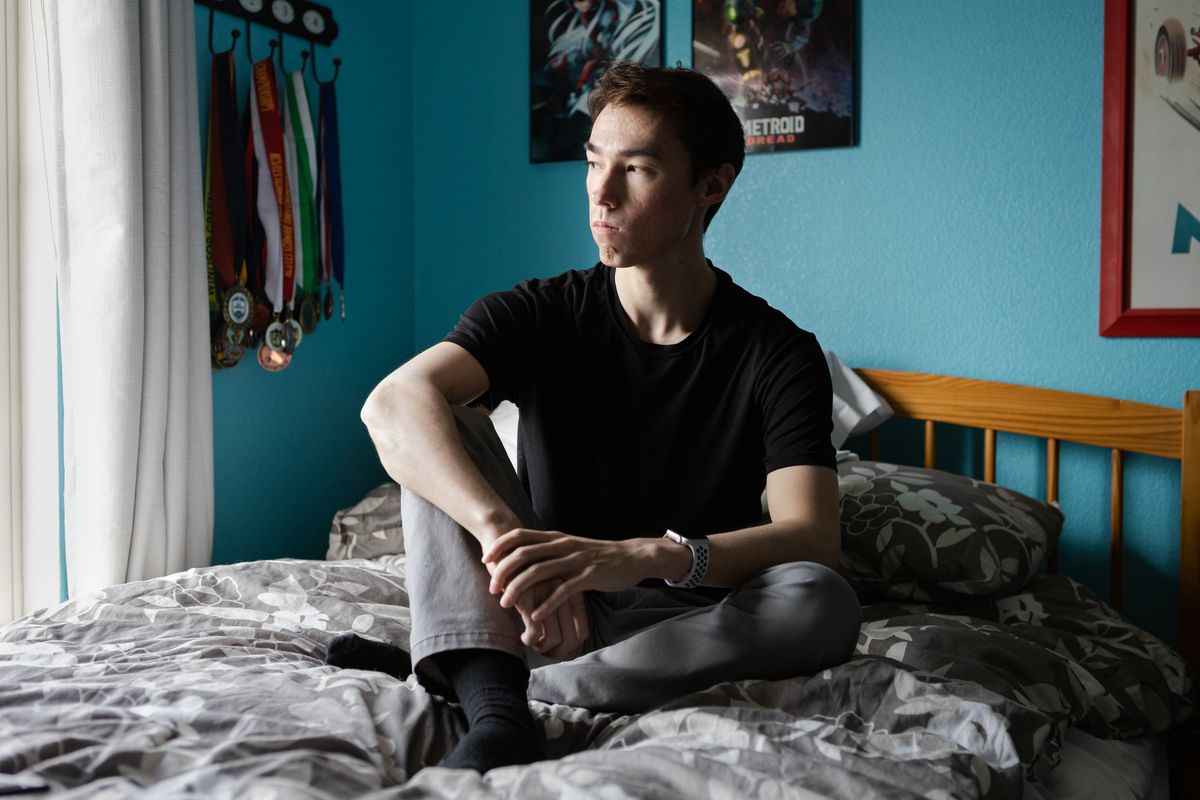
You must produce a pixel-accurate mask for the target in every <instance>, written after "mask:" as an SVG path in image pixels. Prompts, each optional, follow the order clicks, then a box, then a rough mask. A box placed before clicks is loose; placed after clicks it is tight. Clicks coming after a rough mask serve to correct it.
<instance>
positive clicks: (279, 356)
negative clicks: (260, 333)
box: [258, 342, 292, 372]
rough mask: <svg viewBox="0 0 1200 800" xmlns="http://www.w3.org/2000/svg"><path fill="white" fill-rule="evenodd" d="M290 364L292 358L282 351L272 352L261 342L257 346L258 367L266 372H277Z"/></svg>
mask: <svg viewBox="0 0 1200 800" xmlns="http://www.w3.org/2000/svg"><path fill="white" fill-rule="evenodd" d="M290 363H292V357H291V355H289V354H288V353H285V352H283V351H282V350H272V349H271V348H270V347H267V343H266V342H263V343H262V344H260V345H259V346H258V365H259V366H260V367H262V368H263V369H265V370H266V371H267V372H279V371H280V370H282V369H286V368H287V365H288V364H290Z"/></svg>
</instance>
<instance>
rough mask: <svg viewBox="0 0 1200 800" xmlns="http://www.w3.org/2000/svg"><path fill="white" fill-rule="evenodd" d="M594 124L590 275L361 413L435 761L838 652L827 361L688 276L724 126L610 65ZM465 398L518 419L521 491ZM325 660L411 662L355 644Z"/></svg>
mask: <svg viewBox="0 0 1200 800" xmlns="http://www.w3.org/2000/svg"><path fill="white" fill-rule="evenodd" d="M590 105H591V108H590V110H591V113H592V119H593V128H592V132H591V137H590V139H589V140H588V143H587V161H588V163H587V192H588V200H589V208H590V221H591V230H592V235H593V238H594V239H595V241H596V245H597V247H598V248H599V255H600V263H599V264H597V265H596V266H595V267H593V268H592V269H590V270H582V271H571V272H567V273H564V274H563V275H560V276H558V277H555V278H550V279H546V280H529V281H525V282H523V283H521V284H518V285H517V286H516V287H515V288H513V289H512V290H510V291H507V292H497V293H495V294H491V295H488V296H486V297H483V298H481V299H480V300H478V301H477V302H476V303H474V304H473V305H472V306H471V307H470V308H469V309H468V310H467V311H466V313H465V314H464V315H463V317H462V319H461V320H460V321H459V323H458V325H457V326H456V327H455V329H454V330H453V331H452V332H451V333H450V334H449V335H448V336H447V337H446V338H445V340H444V341H442V342H440V343H438V344H436V345H434V346H433V347H431V348H429V349H428V350H426V351H425V352H423V353H421V354H419V355H417V356H416V357H414V358H413V359H412V360H410V361H409V362H408V363H406V364H405V365H404V366H402V367H400V368H399V369H397V370H396V371H395V372H394V373H392V374H391V375H389V376H388V377H387V378H386V379H385V380H384V381H383V382H382V383H381V384H380V385H379V386H378V387H377V388H376V389H375V390H374V391H373V392H372V393H371V396H370V397H369V398H368V400H367V402H366V405H365V406H364V408H363V412H362V417H363V420H364V422H365V423H366V425H367V427H368V429H369V430H370V433H371V436H372V439H373V440H374V442H375V445H376V447H377V448H378V451H379V455H380V458H381V460H382V462H383V465H384V466H385V468H386V469H387V471H388V473H389V474H390V475H391V476H392V477H393V478H394V479H395V480H396V481H397V482H398V483H399V484H401V485H402V486H403V487H404V494H403V501H402V514H403V519H404V537H405V545H406V551H407V553H408V559H409V560H408V565H409V566H408V591H409V600H410V606H411V611H412V637H411V641H410V647H411V650H410V653H411V665H412V666H413V667H415V671H416V674H417V677H418V680H419V681H420V682H421V683H422V684H423V685H424V686H426V687H427V688H430V689H432V690H434V691H437V692H438V693H439V694H442V695H444V696H446V697H448V698H450V699H457V700H458V701H459V702H461V703H462V704H463V707H464V710H465V711H466V714H467V718H468V720H469V723H470V728H469V731H468V734H467V735H466V737H465V738H464V739H463V740H462V741H461V742H460V743H459V744H458V746H457V747H456V748H455V749H454V750H453V751H452V752H451V753H450V754H449V756H448V757H447V758H446V759H445V760H444V761H443V762H442V766H450V767H468V768H472V769H476V770H479V771H481V772H483V771H486V770H488V769H491V768H493V767H497V766H503V765H507V764H516V763H528V762H530V761H533V760H537V759H539V758H543V757H544V749H543V744H542V742H541V740H540V737H539V735H538V729H537V726H536V725H535V724H534V721H533V719H532V717H531V715H530V712H529V707H528V702H527V701H528V698H533V699H537V700H542V701H546V702H557V703H568V704H572V705H577V706H584V707H588V708H591V709H593V710H598V711H622V712H638V711H644V710H647V709H649V708H652V707H654V706H655V705H658V704H660V703H662V702H665V701H667V700H669V699H671V698H672V697H676V696H680V695H683V694H687V693H689V692H694V691H699V690H702V689H704V688H706V687H708V686H710V685H712V684H714V683H719V682H721V681H724V680H736V679H746V678H763V679H781V678H786V677H792V676H795V675H809V674H813V673H815V672H817V671H819V670H821V669H824V668H826V667H829V666H832V665H835V664H838V663H840V662H842V661H844V660H846V659H847V658H849V656H850V655H851V653H852V652H853V650H854V645H855V642H856V641H857V636H858V628H859V624H860V621H861V616H860V613H859V607H858V604H857V602H856V600H855V597H854V593H853V591H852V590H851V589H850V587H849V585H848V584H847V583H846V582H845V581H844V580H843V579H842V578H841V577H840V576H838V574H837V573H836V572H834V571H833V569H832V567H833V566H834V565H835V564H836V563H837V559H838V554H839V531H838V503H837V476H836V471H835V456H834V450H833V447H832V445H831V442H830V434H831V430H832V421H831V403H832V390H831V386H830V378H829V373H828V370H827V368H826V365H825V360H824V356H823V354H822V351H821V348H820V346H819V345H818V343H817V340H816V338H815V337H814V336H813V335H812V334H810V333H808V332H806V331H804V330H801V329H800V328H798V327H797V326H796V325H795V324H794V323H792V322H791V321H790V320H788V319H787V317H785V316H784V315H783V314H781V313H780V312H778V311H776V310H775V309H773V308H771V307H770V306H769V305H767V303H766V302H765V301H763V300H761V299H759V298H757V297H755V296H753V295H751V294H749V293H748V292H746V291H745V290H743V289H741V288H740V287H738V286H737V285H736V284H734V283H733V281H732V280H731V279H730V277H729V275H728V274H726V273H725V272H723V271H722V270H720V269H718V268H716V267H714V266H713V265H712V263H711V262H709V261H708V260H707V259H706V258H705V256H704V247H703V233H704V230H705V228H706V227H707V226H708V223H709V221H710V220H711V219H712V217H713V215H714V214H715V213H716V211H717V208H718V207H719V206H720V205H721V203H722V201H724V199H725V197H726V195H727V194H728V192H729V190H730V187H731V186H732V185H733V182H734V179H735V177H736V176H737V174H738V172H739V171H740V169H741V166H742V161H743V158H744V146H743V139H742V128H741V124H740V123H739V121H738V118H737V115H736V114H735V113H734V111H733V109H732V108H731V107H730V105H729V103H728V101H727V100H726V99H725V97H724V96H723V95H722V94H721V92H720V90H719V89H717V87H716V86H715V85H714V84H713V83H712V82H711V81H710V80H708V79H707V78H705V77H704V76H702V75H700V74H699V73H696V72H692V71H690V70H684V69H649V68H644V67H640V66H637V65H633V64H628V63H617V64H614V65H613V66H612V67H611V68H610V69H609V70H608V72H607V73H606V74H605V75H604V77H603V78H602V79H601V80H600V82H599V83H598V85H597V87H596V89H595V90H593V93H592V95H591V103H590ZM477 399H482V400H484V401H485V402H486V403H487V404H488V405H494V404H495V403H497V402H499V401H500V400H504V399H508V400H512V401H514V402H515V403H516V404H517V405H518V406H519V407H520V441H519V474H518V473H517V472H514V471H513V469H512V466H511V464H510V463H509V461H508V460H507V458H506V456H505V453H504V450H503V447H502V446H501V444H500V442H499V440H498V438H497V436H496V434H495V431H494V430H493V429H492V427H491V425H490V423H489V422H488V420H487V418H486V416H484V415H483V414H480V413H478V412H476V411H472V410H468V409H465V408H463V405H464V404H466V403H470V402H473V401H475V400H477ZM764 484H765V486H766V491H767V498H768V502H769V505H770V513H771V522H770V523H769V524H759V523H760V521H761V507H760V495H761V493H762V491H763V486H764ZM668 531H670V533H668ZM706 537H707V538H706ZM664 581H666V582H667V585H666V586H664V583H663V582H664ZM668 587H676V588H668ZM328 660H329V661H330V663H335V664H339V665H342V666H359V667H368V668H376V669H384V670H387V671H391V672H394V673H396V674H402V675H406V674H407V671H408V667H409V661H408V656H407V655H406V654H405V653H404V652H403V651H401V650H399V649H398V648H395V647H393V646H389V645H381V644H378V643H371V642H367V641H366V640H363V639H360V638H357V637H354V636H353V635H346V636H343V637H339V638H338V639H337V640H335V641H334V642H333V643H331V645H330V653H329V659H328ZM531 667H533V669H532V672H531V671H530V668H531Z"/></svg>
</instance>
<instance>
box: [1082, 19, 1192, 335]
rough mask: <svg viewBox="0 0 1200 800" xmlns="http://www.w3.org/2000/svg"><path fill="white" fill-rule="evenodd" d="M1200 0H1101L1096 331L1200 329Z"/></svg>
mask: <svg viewBox="0 0 1200 800" xmlns="http://www.w3.org/2000/svg"><path fill="white" fill-rule="evenodd" d="M1198 155H1200V0H1105V6H1104V143H1103V171H1102V176H1101V177H1102V200H1101V225H1100V237H1101V238H1100V334H1101V335H1102V336H1200V158H1198V157H1197V156H1198Z"/></svg>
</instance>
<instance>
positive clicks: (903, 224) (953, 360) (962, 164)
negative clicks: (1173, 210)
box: [413, 0, 1200, 639]
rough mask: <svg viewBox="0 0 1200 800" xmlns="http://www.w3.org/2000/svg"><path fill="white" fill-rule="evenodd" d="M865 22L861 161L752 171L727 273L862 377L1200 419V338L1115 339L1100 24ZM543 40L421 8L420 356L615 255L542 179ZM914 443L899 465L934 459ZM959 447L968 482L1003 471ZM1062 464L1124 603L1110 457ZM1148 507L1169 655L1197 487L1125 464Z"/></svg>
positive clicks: (884, 9) (1023, 4) (959, 11)
mask: <svg viewBox="0 0 1200 800" xmlns="http://www.w3.org/2000/svg"><path fill="white" fill-rule="evenodd" d="M667 5H668V8H667V15H666V42H667V47H666V56H667V61H668V63H672V64H674V63H675V62H676V61H682V62H684V64H690V63H691V53H690V26H691V15H690V3H687V2H680V1H679V0H668V3H667ZM861 7H862V8H861V11H860V14H861V36H860V43H861V74H860V91H859V99H860V106H859V107H860V109H861V116H860V120H861V122H860V127H859V133H860V144H859V145H858V146H857V147H853V148H843V149H831V150H824V151H813V152H808V153H787V154H769V155H755V156H751V157H750V158H748V159H747V162H746V167H745V169H744V171H743V173H742V175H741V177H740V179H739V181H738V183H737V186H736V187H735V189H734V192H733V195H732V197H731V199H730V200H729V201H728V202H727V203H726V204H725V206H724V207H723V208H722V210H721V212H720V214H719V215H718V216H717V218H716V220H715V221H714V223H713V225H712V227H711V229H710V231H709V233H708V241H707V242H706V247H707V250H708V253H709V255H710V256H711V257H712V258H713V260H714V261H715V262H717V263H718V264H720V265H721V266H722V267H724V268H725V269H726V270H727V271H729V272H730V273H731V274H732V275H733V276H734V278H735V279H736V280H738V281H739V282H740V283H742V284H743V285H744V286H746V287H747V288H748V289H749V290H751V291H753V292H755V293H757V294H760V295H762V296H763V297H765V298H767V299H768V300H769V301H770V302H771V303H772V304H773V305H775V306H776V307H778V308H779V309H781V310H783V311H784V312H786V313H787V314H788V315H789V316H790V317H791V318H792V319H794V320H795V321H796V322H797V323H798V324H800V325H801V326H802V327H805V328H807V329H809V330H812V331H814V332H815V333H816V334H817V335H818V337H819V338H820V339H821V341H822V343H823V344H824V345H825V346H826V347H828V348H830V349H833V350H835V351H836V352H838V353H839V354H840V355H841V356H842V357H843V358H844V359H845V360H846V361H847V362H848V363H850V364H853V365H855V366H876V367H888V368H896V369H912V370H920V371H927V372H943V373H950V374H960V375H968V376H973V377H981V378H989V379H994V380H1003V381H1011V382H1016V383H1028V384H1036V385H1041V386H1049V387H1054V388H1059V389H1066V390H1073V391H1080V392H1089V393H1096V394H1107V395H1112V396H1117V397H1123V398H1127V399H1131V400H1140V401H1144V402H1151V403H1158V404H1162V405H1170V406H1175V407H1178V406H1179V405H1180V403H1181V400H1182V396H1183V392H1184V390H1185V389H1187V388H1189V387H1200V369H1198V367H1197V365H1198V364H1200V342H1197V340H1195V339H1184V340H1172V339H1105V338H1102V337H1100V336H1099V335H1098V334H1097V328H1098V276H1099V213H1100V142H1101V94H1102V80H1103V79H1102V69H1101V66H1102V44H1101V42H1102V32H1103V11H1102V4H1101V3H1097V2H1094V0H1062V2H1058V3H1053V4H1047V3H1041V2H1034V0H1014V2H1008V3H963V2H960V0H926V2H922V3H916V4H914V3H909V2H901V1H900V0H869V2H865V3H862V4H861ZM527 25H528V23H527V20H526V18H525V15H524V13H523V12H521V13H514V12H513V9H512V7H511V6H510V5H508V4H499V3H482V2H481V3H472V4H469V8H464V6H463V4H455V5H454V6H453V7H451V6H443V5H441V4H421V5H418V6H416V7H415V8H414V11H413V27H414V31H415V32H416V35H415V36H414V39H413V57H414V61H413V69H414V74H413V109H414V111H413V126H414V130H413V152H414V165H413V176H414V196H415V197H416V198H419V200H418V201H417V202H416V203H415V204H414V209H413V211H414V221H415V226H414V227H415V241H414V248H413V254H414V280H415V297H416V298H417V299H418V302H417V303H416V305H415V308H414V318H413V325H414V327H413V337H414V338H413V342H414V345H415V347H417V348H423V347H426V346H428V345H429V344H431V343H433V342H435V341H436V340H437V339H438V338H440V336H442V335H443V334H444V332H445V331H446V330H447V329H448V328H449V327H450V326H451V325H452V324H453V323H454V321H455V320H456V318H457V315H458V314H459V313H460V312H461V311H462V309H463V308H465V306H466V305H467V304H468V303H469V302H470V301H471V300H473V299H474V298H475V297H477V296H478V295H479V294H481V293H483V292H486V291H491V290H495V289H500V288H507V287H508V286H511V285H512V284H513V283H515V282H516V281H518V280H520V279H522V278H525V277H529V276H532V275H551V274H555V273H557V272H560V271H562V270H564V269H568V268H573V267H581V266H589V265H590V264H592V263H593V262H594V259H595V257H596V254H595V249H594V246H593V245H592V242H591V237H590V235H589V233H588V230H587V226H586V215H587V205H586V199H585V196H584V191H583V181H584V172H583V166H582V162H569V163H560V164H529V163H528V158H527V153H528V140H527V137H528V122H527V112H526V103H527V97H528V89H527V77H526V73H527V68H526V63H527V60H528V36H529V34H528V29H527ZM448 52H453V53H454V54H455V56H454V57H448V56H447V53H448ZM899 427H901V431H900V433H901V435H900V436H899V438H898V439H893V440H892V444H891V445H888V444H887V443H886V442H885V455H894V456H897V457H898V456H901V455H906V454H907V455H911V454H912V451H911V448H909V447H908V444H909V443H911V440H912V439H913V431H912V430H911V428H908V427H906V426H903V425H900V426H899ZM885 439H886V437H885ZM944 444H945V445H947V446H945V447H943V448H941V451H940V452H941V455H939V463H940V464H942V465H944V466H948V467H958V466H964V465H967V466H969V465H970V464H971V463H973V462H977V461H978V459H979V457H980V454H981V451H982V445H981V443H980V442H979V441H978V439H977V438H976V437H973V436H961V435H957V436H956V435H954V432H953V431H948V432H947V437H946V440H945V442H944ZM950 444H954V445H959V446H958V447H954V448H951V447H949V446H948V445H950ZM902 445H903V446H902ZM1042 453H1043V448H1042V445H1041V443H1040V442H1034V441H1033V440H1026V439H1024V438H1023V437H1015V436H1004V435H1002V436H1001V437H1000V445H999V455H1000V466H999V479H1000V481H1001V482H1002V483H1006V484H1008V485H1011V486H1013V487H1015V488H1018V489H1021V490H1023V491H1026V492H1030V493H1035V494H1036V493H1041V492H1043V491H1044V478H1043V477H1042V475H1043V470H1044V466H1043V464H1044V456H1043V455H1042ZM1063 460H1064V473H1063V481H1062V486H1061V495H1062V499H1063V505H1064V509H1065V511H1066V514H1067V517H1068V529H1067V537H1068V539H1067V541H1066V543H1065V544H1064V551H1063V557H1062V560H1061V564H1062V566H1063V568H1064V569H1065V570H1066V571H1068V572H1070V573H1071V574H1074V575H1078V576H1080V577H1082V578H1083V579H1085V580H1086V582H1088V583H1089V585H1091V586H1093V588H1096V589H1097V590H1098V591H1100V592H1101V594H1104V595H1106V594H1107V574H1108V572H1107V570H1108V557H1107V549H1106V548H1107V544H1106V542H1107V521H1106V514H1107V512H1106V511H1105V508H1106V504H1107V486H1108V477H1107V464H1108V456H1107V454H1106V453H1102V452H1099V451H1094V450H1092V449H1090V448H1082V447H1073V446H1064V448H1063ZM1127 490H1128V491H1129V493H1130V494H1129V497H1130V498H1131V500H1130V502H1129V504H1128V510H1127V518H1126V526H1127V527H1126V542H1127V558H1128V559H1129V562H1128V563H1127V565H1126V576H1127V585H1126V596H1127V598H1128V601H1127V602H1128V608H1129V610H1130V612H1131V614H1132V615H1133V616H1134V617H1135V618H1136V619H1138V620H1139V621H1140V622H1142V624H1144V625H1146V626H1147V627H1149V628H1150V629H1151V630H1154V631H1155V632H1158V633H1162V634H1165V635H1167V636H1168V638H1172V639H1173V638H1174V634H1173V631H1174V628H1175V625H1176V622H1177V612H1176V602H1175V594H1174V593H1175V580H1176V576H1177V567H1176V563H1177V560H1178V529H1179V508H1178V502H1177V497H1178V490H1179V477H1178V471H1177V468H1176V467H1175V466H1174V465H1173V462H1167V461H1164V460H1161V459H1156V458H1151V457H1141V456H1132V457H1129V458H1128V460H1127Z"/></svg>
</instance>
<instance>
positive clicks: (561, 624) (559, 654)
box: [545, 595, 587, 661]
mask: <svg viewBox="0 0 1200 800" xmlns="http://www.w3.org/2000/svg"><path fill="white" fill-rule="evenodd" d="M577 596H578V595H576V597H577ZM576 610H577V609H576V604H575V603H574V602H566V603H563V604H562V606H559V607H558V613H557V614H556V618H557V619H558V631H559V633H560V634H562V642H560V643H559V645H558V646H557V648H554V649H553V650H550V651H547V652H546V654H545V655H547V656H550V657H551V658H554V660H556V661H558V660H562V658H572V657H575V656H576V655H578V651H580V645H581V644H583V640H584V639H586V638H587V619H586V615H584V622H583V632H582V636H581V631H580V625H578V619H577V616H576Z"/></svg>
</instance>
